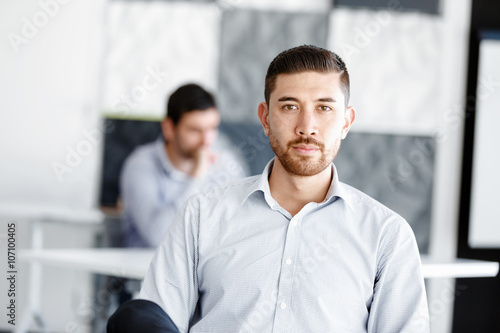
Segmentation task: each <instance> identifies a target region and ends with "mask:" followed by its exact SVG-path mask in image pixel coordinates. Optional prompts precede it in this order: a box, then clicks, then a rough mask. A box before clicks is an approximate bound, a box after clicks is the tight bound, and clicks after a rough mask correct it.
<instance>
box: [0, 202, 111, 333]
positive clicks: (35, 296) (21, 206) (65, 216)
mask: <svg viewBox="0 0 500 333" xmlns="http://www.w3.org/2000/svg"><path fill="white" fill-rule="evenodd" d="M0 217H1V218H2V220H3V219H7V220H12V221H13V222H15V223H18V222H20V221H23V222H29V223H31V225H32V233H31V248H32V249H33V250H32V251H33V252H37V251H43V250H42V247H43V231H42V223H45V222H50V223H65V224H78V225H92V226H96V225H99V224H100V223H101V222H102V221H103V219H104V214H103V213H102V212H101V211H100V210H97V209H89V210H79V209H72V208H70V207H66V206H58V205H45V204H39V205H37V204H25V203H1V204H0ZM19 252H21V251H18V253H19ZM20 259H21V258H20ZM21 260H22V259H21ZM40 265H41V262H40V261H38V260H32V261H31V264H30V276H29V291H28V292H29V294H30V300H29V303H28V306H27V309H26V311H25V314H24V315H23V316H22V317H20V318H19V320H18V325H16V328H15V332H16V333H24V332H26V331H27V330H28V327H29V326H30V324H31V322H32V321H35V322H36V323H37V325H38V327H39V328H40V329H41V330H42V332H48V330H47V328H46V325H45V323H44V320H43V317H42V315H41V311H40V299H39V295H40V290H41V289H40V288H41V285H40V283H41V277H42V268H41V266H40Z"/></svg>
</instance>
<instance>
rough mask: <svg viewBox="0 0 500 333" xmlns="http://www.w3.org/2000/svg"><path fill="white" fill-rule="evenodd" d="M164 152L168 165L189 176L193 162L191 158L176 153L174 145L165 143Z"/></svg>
mask: <svg viewBox="0 0 500 333" xmlns="http://www.w3.org/2000/svg"><path fill="white" fill-rule="evenodd" d="M165 151H166V153H167V156H168V159H169V160H170V163H171V164H172V165H173V166H174V168H176V169H177V170H179V171H181V172H184V173H186V174H190V172H191V170H192V169H193V167H194V161H193V159H192V158H189V157H185V156H183V155H182V154H180V153H179V152H178V151H177V149H176V148H175V145H174V144H172V143H168V142H166V141H165Z"/></svg>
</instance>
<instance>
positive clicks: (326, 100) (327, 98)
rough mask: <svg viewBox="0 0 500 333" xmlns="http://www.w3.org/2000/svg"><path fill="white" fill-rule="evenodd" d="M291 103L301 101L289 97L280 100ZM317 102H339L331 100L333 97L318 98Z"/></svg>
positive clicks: (279, 100)
mask: <svg viewBox="0 0 500 333" xmlns="http://www.w3.org/2000/svg"><path fill="white" fill-rule="evenodd" d="M289 101H292V102H298V101H299V100H298V99H297V98H295V97H287V96H285V97H281V98H279V99H278V102H289ZM317 101H318V102H329V103H336V102H337V101H336V100H335V99H334V98H331V97H323V98H318V99H317Z"/></svg>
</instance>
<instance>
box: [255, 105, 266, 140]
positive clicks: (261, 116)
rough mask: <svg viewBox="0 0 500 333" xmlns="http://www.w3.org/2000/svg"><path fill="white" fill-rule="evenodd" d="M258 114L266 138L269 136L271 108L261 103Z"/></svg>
mask: <svg viewBox="0 0 500 333" xmlns="http://www.w3.org/2000/svg"><path fill="white" fill-rule="evenodd" d="M257 114H258V115H259V119H260V123H261V124H262V127H263V128H264V133H265V134H266V136H269V108H268V106H267V103H266V102H260V104H259V108H258V110H257Z"/></svg>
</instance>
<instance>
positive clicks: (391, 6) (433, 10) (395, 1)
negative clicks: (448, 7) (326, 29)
mask: <svg viewBox="0 0 500 333" xmlns="http://www.w3.org/2000/svg"><path fill="white" fill-rule="evenodd" d="M334 5H335V7H351V8H369V9H377V10H384V9H385V10H390V11H405V12H406V11H416V12H422V13H429V14H438V13H439V1H438V0H419V1H414V0H335V2H334Z"/></svg>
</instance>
